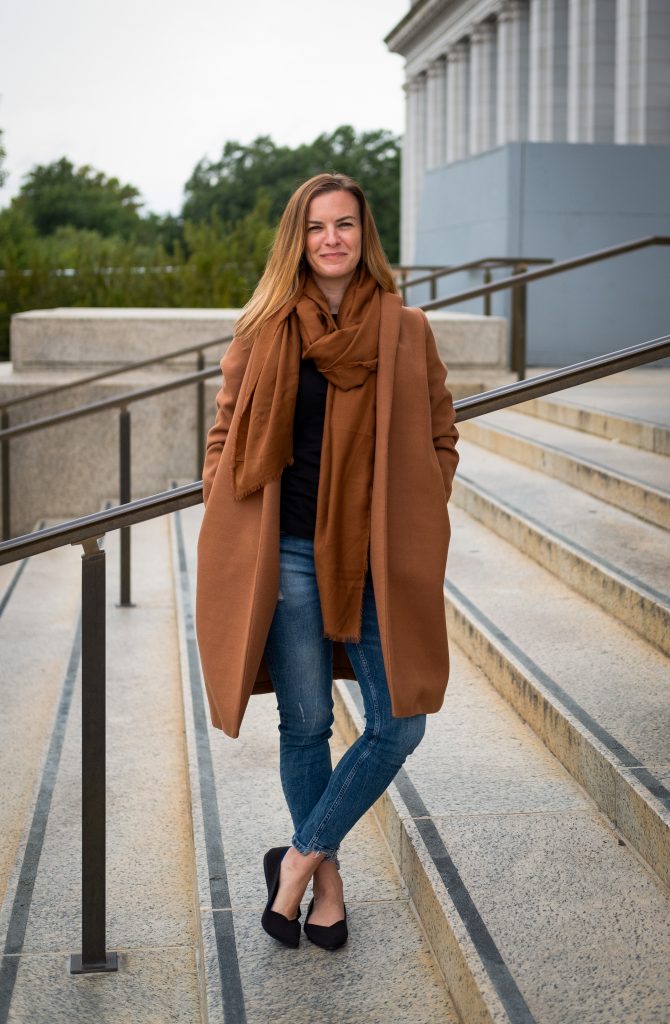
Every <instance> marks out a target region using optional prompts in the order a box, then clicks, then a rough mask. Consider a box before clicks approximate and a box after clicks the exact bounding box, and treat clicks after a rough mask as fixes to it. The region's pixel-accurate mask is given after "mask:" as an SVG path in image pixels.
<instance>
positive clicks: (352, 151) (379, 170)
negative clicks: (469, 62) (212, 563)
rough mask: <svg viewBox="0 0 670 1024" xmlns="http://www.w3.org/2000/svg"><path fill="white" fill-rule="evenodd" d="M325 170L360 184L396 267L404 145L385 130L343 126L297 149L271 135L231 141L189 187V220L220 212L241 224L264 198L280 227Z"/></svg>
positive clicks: (199, 170) (198, 171)
mask: <svg viewBox="0 0 670 1024" xmlns="http://www.w3.org/2000/svg"><path fill="white" fill-rule="evenodd" d="M322 171H329V172H335V171H339V172H342V173H344V174H348V175H350V176H351V177H352V178H355V179H356V181H358V183H359V184H360V185H361V187H362V188H363V190H364V192H365V194H366V196H367V197H368V201H369V203H370V206H371V208H372V212H373V215H374V217H375V220H376V222H377V226H378V228H379V233H380V235H381V239H382V244H383V246H384V248H385V250H386V253H387V256H388V257H389V259H390V260H391V262H392V263H395V262H397V260H398V245H399V239H398V222H399V209H400V146H399V140H398V138H397V137H396V136H394V135H392V134H391V132H388V131H385V130H379V131H374V132H362V133H361V134H360V135H357V134H356V131H355V130H354V129H353V128H352V127H351V126H350V125H342V126H341V127H340V128H337V129H336V130H335V131H334V132H332V133H331V134H330V135H328V134H323V135H319V137H318V138H317V139H315V141H314V142H312V143H309V144H304V145H302V146H298V147H297V148H296V149H290V148H289V147H288V146H277V145H276V144H275V143H274V142H273V141H272V139H271V138H270V137H269V136H267V135H262V136H259V137H258V138H257V139H255V140H254V141H253V142H252V143H250V145H248V146H244V145H242V144H241V143H239V142H226V144H225V145H224V147H223V151H222V154H221V157H220V159H219V160H217V161H208V160H201V161H200V162H199V163H198V165H197V166H196V168H195V170H194V172H193V174H192V175H191V177H190V179H189V180H188V182H187V183H186V186H185V193H186V201H185V203H184V209H183V213H184V217H185V218H186V219H188V220H192V221H196V222H201V221H207V220H209V218H210V217H211V216H212V214H214V213H216V214H217V215H218V216H219V217H220V218H221V219H222V220H226V221H237V220H239V219H240V218H241V217H243V216H244V215H245V214H246V213H248V212H249V211H250V210H251V209H253V207H254V205H255V204H256V202H257V200H258V197H259V195H260V194H264V195H266V196H268V198H269V200H270V213H269V216H270V221H271V222H276V221H277V220H278V219H279V217H280V215H281V212H282V210H283V209H284V206H285V205H286V201H287V199H288V197H289V196H290V195H291V193H292V192H293V191H294V190H295V189H296V187H297V186H298V185H299V184H300V183H301V182H303V181H305V180H306V179H307V178H310V177H312V175H314V174H319V173H320V172H322Z"/></svg>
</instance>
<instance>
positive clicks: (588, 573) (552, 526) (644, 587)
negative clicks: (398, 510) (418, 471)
mask: <svg viewBox="0 0 670 1024" xmlns="http://www.w3.org/2000/svg"><path fill="white" fill-rule="evenodd" d="M459 450H460V453H461V462H460V465H459V468H458V472H457V474H456V478H455V482H454V495H453V501H454V502H455V504H457V505H458V506H459V507H460V508H462V509H464V510H465V511H466V512H468V513H469V514H470V515H471V516H473V517H474V518H475V519H477V520H479V522H481V523H483V524H484V525H485V526H488V527H489V528H490V529H492V530H495V532H496V533H498V534H499V535H500V536H501V537H503V538H504V539H505V540H508V541H510V542H511V543H513V544H515V545H516V546H517V547H518V548H519V549H520V550H521V551H523V552H524V553H525V554H527V555H530V556H531V557H532V558H534V559H535V561H537V562H539V563H540V565H543V566H544V568H545V569H549V570H550V572H553V573H555V574H556V575H557V576H559V577H560V578H561V579H562V580H564V582H565V583H568V584H569V585H570V586H571V587H573V588H574V589H575V590H577V591H579V593H580V594H583V595H584V596H585V597H588V598H590V600H592V601H595V602H596V603H597V604H599V605H600V606H601V607H602V608H603V609H604V610H605V611H607V612H609V613H610V614H611V615H614V616H616V617H617V618H618V619H620V620H621V621H622V622H625V623H626V624H627V625H629V626H631V627H632V628H633V629H635V630H636V631H637V632H638V633H639V634H640V635H641V636H642V637H644V638H645V639H646V640H648V641H650V642H651V643H654V644H656V645H657V646H658V647H660V648H661V650H663V651H664V652H665V653H666V654H670V561H669V560H668V558H667V550H668V535H667V533H666V531H665V530H662V529H661V528H660V527H659V526H653V525H652V524H651V523H646V522H644V521H642V520H640V519H638V518H637V517H636V516H633V515H631V514H630V513H628V512H623V511H621V509H618V508H616V507H615V506H613V505H609V504H607V503H606V502H603V501H601V500H600V499H598V498H594V497H593V496H592V495H590V494H585V493H584V492H583V491H580V490H578V489H576V488H575V487H571V486H570V485H569V484H564V483H562V482H561V481H560V480H555V479H553V478H552V477H547V476H546V475H545V474H543V473H539V472H537V471H536V470H533V469H529V468H528V467H526V466H523V465H521V464H519V463H514V462H510V461H509V460H508V459H505V458H503V457H502V456H500V455H496V454H495V453H493V452H491V451H488V450H487V449H484V448H480V447H478V446H477V445H473V444H470V443H468V442H467V441H462V442H460V444H459Z"/></svg>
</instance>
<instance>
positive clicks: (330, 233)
mask: <svg viewBox="0 0 670 1024" xmlns="http://www.w3.org/2000/svg"><path fill="white" fill-rule="evenodd" d="M338 242H339V235H338V231H337V227H336V226H335V224H328V225H326V245H337V244H338Z"/></svg>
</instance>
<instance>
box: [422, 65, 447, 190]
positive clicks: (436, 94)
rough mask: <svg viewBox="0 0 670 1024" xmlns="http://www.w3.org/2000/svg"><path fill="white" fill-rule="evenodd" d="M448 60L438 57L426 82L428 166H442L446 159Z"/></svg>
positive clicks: (429, 69)
mask: <svg viewBox="0 0 670 1024" xmlns="http://www.w3.org/2000/svg"><path fill="white" fill-rule="evenodd" d="M446 108H447V62H446V59H445V58H444V57H438V58H437V60H434V61H433V63H432V64H431V65H430V67H429V68H428V78H427V82H426V168H427V169H428V170H430V169H431V168H432V167H441V166H442V164H444V162H445V159H446V123H447V109H446Z"/></svg>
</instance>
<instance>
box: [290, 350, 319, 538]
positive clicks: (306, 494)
mask: <svg viewBox="0 0 670 1024" xmlns="http://www.w3.org/2000/svg"><path fill="white" fill-rule="evenodd" d="M327 391H328V381H327V379H326V378H325V377H324V375H323V374H322V373H321V371H320V370H318V369H317V367H316V363H315V362H314V360H313V359H302V358H301V360H300V378H299V381H298V393H297V395H296V402H295V417H294V420H293V465H292V466H285V467H284V470H283V472H282V475H281V505H280V513H279V529H280V530H281V531H282V533H290V534H292V535H293V536H296V537H307V538H309V540H314V533H315V530H316V499H317V494H318V490H319V467H320V463H321V441H322V439H323V423H324V418H325V413H326V393H327Z"/></svg>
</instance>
